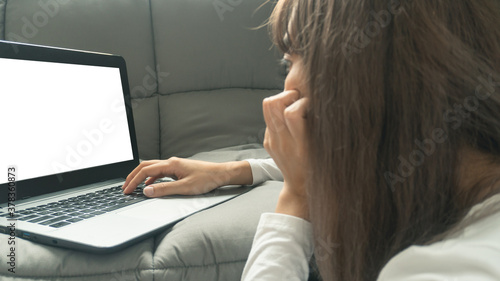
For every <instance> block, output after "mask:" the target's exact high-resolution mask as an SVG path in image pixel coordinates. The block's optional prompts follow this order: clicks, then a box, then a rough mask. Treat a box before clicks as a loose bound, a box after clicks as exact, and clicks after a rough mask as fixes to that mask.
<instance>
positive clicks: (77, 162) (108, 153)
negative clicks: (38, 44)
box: [0, 58, 133, 183]
mask: <svg viewBox="0 0 500 281" xmlns="http://www.w3.org/2000/svg"><path fill="white" fill-rule="evenodd" d="M0 66H1V67H0V77H2V83H0V97H1V100H2V102H1V103H2V108H1V110H0V128H2V132H4V133H3V134H2V138H1V139H0V144H1V145H0V155H1V156H0V168H2V169H3V170H4V171H6V169H7V166H10V165H15V166H17V167H19V169H18V175H17V180H19V181H20V180H26V179H32V178H36V177H41V176H47V175H53V174H57V173H61V172H69V171H75V170H80V169H85V168H90V167H96V166H101V165H106V164H111V163H117V162H122V161H128V160H132V159H133V152H132V144H131V140H130V135H129V128H128V125H127V115H126V112H125V104H124V98H123V90H122V83H121V79H120V70H119V68H113V67H101V66H86V65H75V64H66V63H53V62H40V61H27V60H14V59H6V58H0ZM6 180H7V178H6V177H0V183H5V182H6Z"/></svg>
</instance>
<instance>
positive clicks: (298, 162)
mask: <svg viewBox="0 0 500 281" xmlns="http://www.w3.org/2000/svg"><path fill="white" fill-rule="evenodd" d="M307 105H308V99H307V98H304V97H301V96H300V93H299V92H297V91H295V90H292V91H285V92H283V93H281V94H278V95H276V96H273V97H269V98H266V99H265V100H264V102H263V111H264V119H265V120H266V124H267V128H266V134H265V137H264V147H265V148H266V150H267V151H268V152H269V154H270V155H271V156H272V157H273V159H274V161H275V162H276V165H278V167H279V168H280V170H281V172H282V173H283V178H284V181H285V183H284V186H283V190H282V191H281V194H280V197H279V200H278V205H277V207H276V212H278V213H284V214H288V215H293V216H297V217H301V218H304V219H307V218H308V207H307V197H306V190H305V181H306V171H307V159H308V155H307V138H306V111H307Z"/></svg>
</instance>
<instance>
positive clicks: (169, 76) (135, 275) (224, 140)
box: [0, 0, 284, 280]
mask: <svg viewBox="0 0 500 281" xmlns="http://www.w3.org/2000/svg"><path fill="white" fill-rule="evenodd" d="M263 2H265V0H0V39H3V40H12V41H19V42H27V43H35V44H43V45H51V46H60V47H67V48H75V49H83V50H92V51H99V52H106V53H113V54H119V55H122V56H124V58H125V60H126V61H127V67H128V72H129V81H130V89H131V92H132V97H133V112H134V119H135V125H136V132H137V139H138V144H139V154H140V157H141V158H142V159H158V158H159V159H166V158H168V157H171V156H179V157H191V158H195V159H202V160H207V161H229V160H240V159H246V158H265V157H268V155H267V153H266V152H265V150H264V149H263V148H262V140H263V136H264V130H265V123H264V120H263V117H262V109H261V105H262V99H263V98H264V97H266V96H269V95H273V94H276V93H278V92H280V90H281V87H282V85H283V78H284V76H283V75H284V72H283V69H281V68H280V67H279V65H278V63H277V60H278V58H279V53H278V52H277V51H276V50H275V49H271V42H270V41H269V38H268V35H267V29H266V28H261V29H255V27H257V26H259V25H260V24H262V23H263V22H264V21H265V20H266V19H267V17H268V16H269V14H270V11H271V9H272V4H266V5H264V6H263V7H262V8H259V6H260V5H261V4H262V3H263ZM281 186H282V183H280V182H271V181H268V182H265V183H263V184H261V185H259V186H255V187H254V188H253V189H252V190H251V191H249V192H247V193H245V194H243V195H241V196H239V197H237V198H235V199H233V200H230V201H228V202H225V203H223V204H221V205H218V206H216V207H213V208H211V209H208V210H205V211H202V212H200V213H197V214H195V215H193V216H190V217H188V218H186V219H184V220H183V221H181V222H179V223H177V224H176V225H175V226H173V227H172V228H169V229H166V230H165V231H164V232H162V233H161V234H159V235H157V236H154V237H150V238H148V239H145V240H143V241H141V242H139V243H137V244H136V245H133V246H131V247H129V248H127V249H124V250H122V251H119V252H115V253H112V254H107V255H93V254H88V253H84V252H78V251H72V250H66V249H60V248H54V247H50V246H44V245H40V244H36V243H32V242H29V241H25V240H22V239H18V241H17V243H18V247H17V256H18V258H17V266H16V273H15V274H12V273H9V272H8V271H7V265H6V263H5V262H1V263H0V279H1V280H239V278H240V275H241V272H242V270H243V266H244V264H245V262H246V258H247V256H248V253H249V250H250V247H251V243H252V239H253V235H254V233H255V228H256V225H257V222H258V219H259V217H260V214H261V213H262V212H266V211H272V210H274V206H275V203H276V199H277V195H278V193H279V190H280V189H281ZM7 238H8V237H7V236H6V235H3V234H2V235H0V254H1V256H2V258H0V260H2V261H3V257H4V256H5V255H4V253H6V251H7V246H8V245H7Z"/></svg>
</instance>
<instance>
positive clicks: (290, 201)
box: [275, 181, 309, 220]
mask: <svg viewBox="0 0 500 281" xmlns="http://www.w3.org/2000/svg"><path fill="white" fill-rule="evenodd" d="M275 212H276V213H281V214H285V215H290V216H295V217H299V218H302V219H305V220H309V209H308V206H307V198H306V197H305V195H299V194H296V193H292V192H290V191H289V188H288V187H287V183H286V181H285V183H284V186H283V189H282V190H281V192H280V195H279V197H278V203H277V204H276V210H275Z"/></svg>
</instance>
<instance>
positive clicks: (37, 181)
mask: <svg viewBox="0 0 500 281" xmlns="http://www.w3.org/2000/svg"><path fill="white" fill-rule="evenodd" d="M0 58H9V59H20V60H32V61H43V62H57V63H69V64H78V65H89V66H104V67H115V68H119V70H120V76H121V82H122V89H123V95H124V101H125V111H126V114H127V122H128V127H129V135H130V142H131V146H132V154H133V159H131V160H128V161H123V162H119V163H113V164H107V165H102V166H97V167H91V168H86V169H81V170H75V171H70V172H66V173H60V174H54V175H49V176H43V177H39V178H33V179H26V180H22V181H16V187H15V193H16V200H23V199H27V198H30V197H34V196H40V195H44V194H48V193H52V192H58V191H62V190H66V189H70V188H75V187H80V186H84V185H88V184H93V183H98V182H104V181H108V180H112V179H119V178H125V177H126V176H127V174H128V173H129V172H130V171H132V169H134V168H135V167H136V166H137V165H138V164H139V156H138V148H137V140H136V133H135V127H134V118H133V112H132V103H131V97H130V89H129V83H128V76H127V69H126V63H125V60H124V59H123V57H121V56H119V55H111V54H103V53H95V52H87V51H79V50H71V49H63V48H57V47H48V46H41V45H33V44H24V43H16V42H9V41H2V40H0ZM0 67H1V66H0ZM40 106H43V105H40ZM13 125H15V124H13ZM10 137H15V136H10ZM35 137H36V136H35ZM0 157H1V156H0ZM12 165H16V163H12ZM3 168H4V169H5V171H3V173H2V172H1V171H0V175H2V174H3V175H4V176H5V177H7V167H3ZM17 168H18V169H22V167H17ZM8 190H9V189H8V183H5V184H0V204H3V203H6V202H7V201H8ZM11 190H12V189H11Z"/></svg>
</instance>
